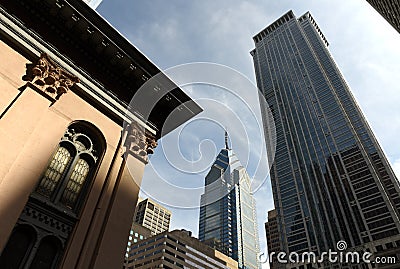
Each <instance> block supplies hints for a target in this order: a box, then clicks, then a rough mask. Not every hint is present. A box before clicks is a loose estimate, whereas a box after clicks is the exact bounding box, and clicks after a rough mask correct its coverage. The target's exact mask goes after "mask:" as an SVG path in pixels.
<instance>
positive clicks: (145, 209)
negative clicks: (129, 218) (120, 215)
mask: <svg viewBox="0 0 400 269" xmlns="http://www.w3.org/2000/svg"><path fill="white" fill-rule="evenodd" d="M133 221H134V222H136V223H138V224H140V225H142V226H143V227H145V228H147V229H149V230H150V231H151V234H153V235H156V234H159V233H162V232H164V231H168V229H169V224H170V221H171V211H169V210H168V209H166V208H165V207H163V206H161V205H159V204H158V203H156V202H155V201H153V200H151V199H149V198H147V199H145V200H143V201H141V202H139V204H138V205H137V207H136V210H135V216H134V218H133Z"/></svg>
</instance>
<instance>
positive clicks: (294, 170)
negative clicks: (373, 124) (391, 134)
mask: <svg viewBox="0 0 400 269" xmlns="http://www.w3.org/2000/svg"><path fill="white" fill-rule="evenodd" d="M253 40H254V42H255V49H254V50H253V51H252V52H251V54H252V57H253V60H254V67H255V72H256V78H257V85H258V87H259V89H260V91H261V92H262V95H263V96H264V97H265V99H266V101H267V103H268V106H269V107H268V109H269V110H270V111H271V113H272V116H273V118H274V120H275V126H276V138H277V144H276V151H275V152H276V154H275V158H274V159H273V158H272V156H268V157H269V161H270V162H273V165H272V168H271V183H272V190H273V196H274V203H275V208H276V211H277V221H278V227H279V236H280V242H281V249H283V250H284V251H285V252H287V253H290V252H298V253H302V252H306V251H313V252H315V253H317V254H318V255H320V254H321V253H322V252H324V251H328V249H332V250H335V249H336V244H337V242H339V241H345V242H346V244H347V246H348V249H356V250H359V251H368V252H374V253H379V250H380V249H381V248H382V249H387V248H391V247H399V246H400V241H399V239H400V222H399V217H400V188H399V181H398V179H397V178H396V176H395V174H394V172H393V170H392V168H391V167H390V164H389V162H388V160H387V159H386V157H385V155H384V153H383V151H382V149H381V148H380V146H379V144H378V142H377V140H376V138H375V136H374V134H373V133H372V131H371V129H370V127H369V125H368V123H367V121H366V119H365V118H364V116H363V114H362V112H361V110H360V108H359V107H358V105H357V103H356V101H355V99H354V97H353V95H352V94H351V91H350V89H349V87H348V85H347V84H346V81H345V80H344V78H343V76H342V74H341V73H340V71H339V69H338V67H337V66H336V64H335V62H334V60H333V58H332V57H331V55H330V52H329V50H328V42H327V40H326V38H325V37H324V35H323V34H322V31H321V29H320V28H319V27H318V25H317V24H316V22H315V20H314V19H313V17H312V16H311V15H310V13H306V14H304V15H303V16H301V17H300V18H296V17H295V15H294V14H293V12H292V11H290V12H288V13H286V14H285V15H283V16H282V17H281V18H279V19H278V20H277V21H275V22H274V23H272V24H271V25H269V26H268V27H267V28H265V29H264V30H263V31H261V32H260V33H259V34H257V35H256V36H254V38H253ZM261 109H262V113H263V114H264V115H267V113H266V108H265V107H261ZM264 119H266V117H264ZM264 124H267V121H266V120H265V121H264ZM265 129H266V130H268V129H267V128H265ZM270 135H271V134H269V133H268V131H266V133H265V136H266V143H267V151H268V152H273V148H272V147H273V145H272V144H271V143H268V141H272V140H271V139H272V138H271V137H270ZM387 244H388V245H387ZM313 266H323V267H324V268H333V266H335V265H334V264H331V263H329V262H326V261H325V263H321V264H319V265H315V264H314V265H313ZM337 266H339V265H337ZM341 266H342V267H341V268H357V267H358V268H359V267H361V268H371V266H372V265H371V264H359V265H353V266H354V267H350V265H341ZM287 267H288V268H290V266H289V265H287Z"/></svg>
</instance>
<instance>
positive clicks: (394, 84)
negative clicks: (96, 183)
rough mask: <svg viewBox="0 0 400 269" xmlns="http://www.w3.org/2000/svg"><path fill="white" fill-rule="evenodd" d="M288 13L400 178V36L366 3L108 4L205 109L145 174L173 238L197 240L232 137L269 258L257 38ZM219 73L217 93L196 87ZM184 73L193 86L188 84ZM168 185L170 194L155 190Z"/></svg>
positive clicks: (106, 9)
mask: <svg viewBox="0 0 400 269" xmlns="http://www.w3.org/2000/svg"><path fill="white" fill-rule="evenodd" d="M289 10H293V11H294V13H295V15H296V16H297V17H300V16H301V15H303V14H304V13H305V12H307V11H310V12H311V14H312V16H313V17H314V19H315V20H316V22H317V24H318V25H319V27H320V29H321V30H322V32H323V33H324V35H325V37H326V38H327V39H328V42H329V44H330V45H329V50H330V52H331V54H332V56H333V58H334V59H335V61H336V63H337V65H338V66H339V69H340V70H341V71H342V74H343V76H344V77H345V79H346V81H347V83H348V85H349V86H350V89H351V91H352V93H353V95H354V96H355V98H356V100H357V102H358V104H359V106H360V107H361V110H362V111H363V112H364V115H365V116H366V118H367V120H368V122H369V124H370V126H371V128H372V130H373V131H374V133H375V135H376V137H377V139H378V141H379V142H380V144H381V146H382V148H383V150H384V152H385V153H386V156H387V158H388V159H389V161H390V162H391V163H392V165H393V168H394V170H395V172H396V173H397V175H398V176H399V175H400V150H399V149H400V142H399V139H398V134H399V133H400V106H399V104H400V83H398V77H399V74H400V66H399V63H400V49H399V48H400V34H399V33H398V32H396V31H395V30H394V29H393V28H392V27H391V26H390V25H389V24H388V23H387V22H386V21H385V20H384V19H383V18H382V17H381V16H380V15H379V14H378V13H377V12H376V11H375V10H374V9H373V8H372V7H371V6H370V5H369V4H368V3H367V2H366V1H365V0H344V1H340V2H339V1H332V0H303V1H294V0H279V1H276V0H263V1H261V0H253V1H245V0H219V1H211V0H192V1H184V0H169V1H165V0H147V1H137V0H103V2H102V3H101V4H100V6H99V7H98V8H97V12H99V13H100V14H101V15H102V16H103V17H104V18H105V19H106V20H108V21H109V22H110V24H111V25H113V26H114V27H115V28H116V29H117V30H118V31H119V32H120V33H122V34H123V35H124V36H125V37H126V38H127V39H128V40H129V41H130V42H131V43H132V44H134V46H135V47H137V48H138V49H139V50H140V51H142V52H143V53H144V54H145V55H146V56H147V57H148V58H149V59H150V60H151V61H152V62H154V63H155V64H156V65H157V66H158V67H159V68H160V69H161V70H166V73H167V74H168V75H169V76H170V77H171V78H172V79H173V80H174V81H176V80H177V81H178V83H177V84H178V85H180V86H181V85H182V86H181V88H182V89H183V90H184V91H185V92H187V93H188V95H189V96H191V97H192V98H193V99H194V100H196V102H198V103H199V104H200V105H201V106H202V107H203V109H204V112H203V113H201V114H199V115H198V116H197V117H196V119H194V120H192V121H189V122H188V123H187V124H185V125H184V126H182V127H181V128H178V130H176V131H175V132H173V133H171V134H168V135H167V136H166V137H164V138H163V139H161V141H160V145H159V146H158V147H157V149H156V152H155V154H154V155H153V156H152V157H151V162H150V165H148V167H147V168H146V170H145V175H144V178H143V182H142V187H143V190H144V192H145V193H142V195H143V196H146V195H150V196H157V197H153V198H156V199H159V200H160V201H161V202H162V203H164V204H168V205H170V207H169V208H170V209H171V210H172V212H173V216H172V223H171V228H172V229H175V228H179V229H180V228H185V229H188V230H191V231H193V232H194V235H197V232H198V227H197V226H198V204H199V202H200V197H199V196H200V194H201V187H202V184H204V176H205V174H206V173H207V172H208V168H209V166H210V165H211V163H212V162H213V161H214V158H215V157H216V155H217V154H218V152H219V150H220V149H221V148H223V147H224V137H223V136H224V128H225V129H227V130H228V132H229V133H230V143H231V147H232V148H233V150H234V151H235V152H236V153H237V155H238V157H239V158H240V160H241V162H242V164H243V165H245V166H246V168H247V169H248V172H249V174H250V176H251V177H252V178H254V181H255V182H256V183H255V185H256V187H257V191H256V192H255V198H256V203H257V215H258V226H259V237H260V244H261V249H264V248H265V244H266V242H265V231H264V228H263V227H264V225H263V223H264V222H265V221H266V219H267V217H266V216H267V211H268V210H270V209H272V208H273V202H272V193H271V187H270V183H269V181H268V173H267V172H268V166H267V165H266V164H265V162H262V160H264V159H265V144H264V142H263V139H262V134H261V131H260V128H259V124H260V122H259V108H258V97H257V89H256V87H255V86H254V84H255V75H254V68H253V62H252V59H251V56H250V54H249V52H250V51H251V50H252V49H253V48H254V43H253V40H252V37H253V36H254V35H256V34H257V33H259V32H260V31H261V30H263V29H264V28H265V27H266V26H268V25H269V24H270V23H272V22H273V21H275V20H276V19H278V18H279V17H280V16H281V15H283V14H284V13H286V12H287V11H289ZM199 62H200V63H201V64H191V63H199ZM205 63H206V64H205ZM196 68H199V69H196ZM196 70H201V71H202V73H207V71H208V72H209V73H210V74H209V75H210V76H211V77H207V78H198V77H197V75H198V73H197V72H196ZM212 70H216V71H215V73H214V75H215V74H217V75H218V77H219V79H218V82H217V83H215V84H213V83H200V84H199V83H190V82H194V81H197V80H201V82H207V81H209V80H213V79H214V78H213V77H212V74H213V72H212ZM182 72H183V74H185V75H187V77H189V79H188V80H187V81H185V78H183V79H182V77H179V74H182ZM177 74H178V75H177ZM231 77H235V82H237V81H238V82H237V83H236V84H235V85H236V86H237V87H236V86H235V87H233V89H231V88H227V87H224V84H225V83H226V84H227V85H232V84H229V83H231V82H232V81H230V79H227V78H231ZM180 83H186V84H180ZM238 85H239V86H238ZM160 179H161V180H162V181H165V182H167V184H166V186H167V185H168V186H169V187H165V188H164V186H163V187H161V188H160V187H158V188H157V187H155V186H158V185H159V184H157V183H159V180H160ZM171 186H173V187H171ZM185 207H186V208H185Z"/></svg>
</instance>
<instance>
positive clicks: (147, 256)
mask: <svg viewBox="0 0 400 269" xmlns="http://www.w3.org/2000/svg"><path fill="white" fill-rule="evenodd" d="M126 268H127V269H133V268H143V269H147V268H148V269H150V268H170V269H172V268H193V269H197V268H205V269H237V268H238V264H237V262H236V261H234V260H233V259H231V258H229V257H227V256H226V255H224V254H222V253H221V252H219V251H218V250H215V249H212V248H210V247H209V246H207V245H205V244H203V243H202V242H200V241H199V240H198V239H197V238H194V237H191V233H190V232H188V231H184V230H181V231H180V230H175V231H172V232H164V233H161V234H159V235H156V236H153V237H151V238H148V239H146V240H143V241H141V242H139V243H137V244H135V245H133V246H132V249H131V252H130V253H129V258H128V263H127V266H126Z"/></svg>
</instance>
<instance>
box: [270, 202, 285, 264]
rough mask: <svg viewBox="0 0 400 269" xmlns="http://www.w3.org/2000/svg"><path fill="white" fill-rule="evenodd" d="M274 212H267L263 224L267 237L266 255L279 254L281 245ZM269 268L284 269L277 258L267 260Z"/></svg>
mask: <svg viewBox="0 0 400 269" xmlns="http://www.w3.org/2000/svg"><path fill="white" fill-rule="evenodd" d="M277 217H278V216H277V214H276V210H275V209H273V210H270V211H268V221H267V222H266V223H265V235H266V237H267V247H268V253H269V254H270V253H272V252H274V253H279V252H281V251H282V250H281V243H280V237H279V229H278V219H277ZM268 262H269V267H270V268H271V269H278V268H284V267H283V266H282V265H281V264H279V263H278V261H277V256H276V255H274V256H272V259H269V260H268Z"/></svg>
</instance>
